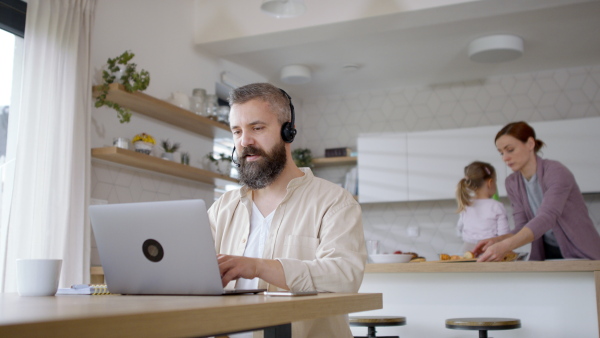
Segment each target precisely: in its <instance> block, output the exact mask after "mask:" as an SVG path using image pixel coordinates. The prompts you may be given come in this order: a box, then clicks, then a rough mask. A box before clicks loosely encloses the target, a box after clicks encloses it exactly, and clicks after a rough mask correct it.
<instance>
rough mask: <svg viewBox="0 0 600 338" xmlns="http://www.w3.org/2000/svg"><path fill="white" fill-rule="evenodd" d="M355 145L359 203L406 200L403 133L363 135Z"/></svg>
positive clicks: (406, 179) (405, 156)
mask: <svg viewBox="0 0 600 338" xmlns="http://www.w3.org/2000/svg"><path fill="white" fill-rule="evenodd" d="M357 145H358V191H359V196H360V197H359V202H360V203H374V202H392V201H406V200H408V163H407V142H406V134H403V133H393V134H389V133H388V134H370V135H369V134H366V135H365V134H363V135H361V136H360V137H359V138H358V141H357Z"/></svg>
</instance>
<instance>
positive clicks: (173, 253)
mask: <svg viewBox="0 0 600 338" xmlns="http://www.w3.org/2000/svg"><path fill="white" fill-rule="evenodd" d="M89 211H90V218H91V222H92V229H93V231H94V236H95V238H96V244H97V246H98V253H99V255H100V261H101V263H102V268H103V270H104V276H105V279H106V284H107V287H108V290H109V291H110V292H111V293H119V294H134V295H141V294H144V295H148V294H150V295H222V294H239V293H258V292H262V291H265V290H264V289H252V290H225V289H224V288H223V286H222V284H221V274H220V272H219V266H218V263H217V255H216V252H215V245H214V240H213V237H212V232H211V229H210V225H209V222H208V214H207V211H206V205H205V203H204V201H203V200H182V201H166V202H144V203H125V204H106V205H91V206H90V208H89Z"/></svg>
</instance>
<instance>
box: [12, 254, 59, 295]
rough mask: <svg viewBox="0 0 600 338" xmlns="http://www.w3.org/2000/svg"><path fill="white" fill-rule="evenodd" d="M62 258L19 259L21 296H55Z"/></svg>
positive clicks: (18, 274) (18, 288) (18, 280)
mask: <svg viewBox="0 0 600 338" xmlns="http://www.w3.org/2000/svg"><path fill="white" fill-rule="evenodd" d="M61 267H62V259H17V291H18V292H19V295H20V296H54V295H55V294H56V291H57V290H58V281H59V279H60V269H61Z"/></svg>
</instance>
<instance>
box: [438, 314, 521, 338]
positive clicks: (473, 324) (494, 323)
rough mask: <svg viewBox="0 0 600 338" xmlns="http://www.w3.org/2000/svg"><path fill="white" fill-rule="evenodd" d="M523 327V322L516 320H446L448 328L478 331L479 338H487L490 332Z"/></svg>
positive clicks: (480, 318)
mask: <svg viewBox="0 0 600 338" xmlns="http://www.w3.org/2000/svg"><path fill="white" fill-rule="evenodd" d="M520 327H521V321H520V320H519V319H515V318H487V317H474V318H450V319H446V328H448V329H454V330H478V331H479V338H487V331H488V330H512V329H518V328H520Z"/></svg>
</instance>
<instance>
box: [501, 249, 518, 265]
mask: <svg viewBox="0 0 600 338" xmlns="http://www.w3.org/2000/svg"><path fill="white" fill-rule="evenodd" d="M518 256H519V254H518V253H516V252H514V251H511V252H509V253H508V254H506V256H504V258H503V259H502V261H503V262H512V261H514V260H515V259H517V257H518Z"/></svg>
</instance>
